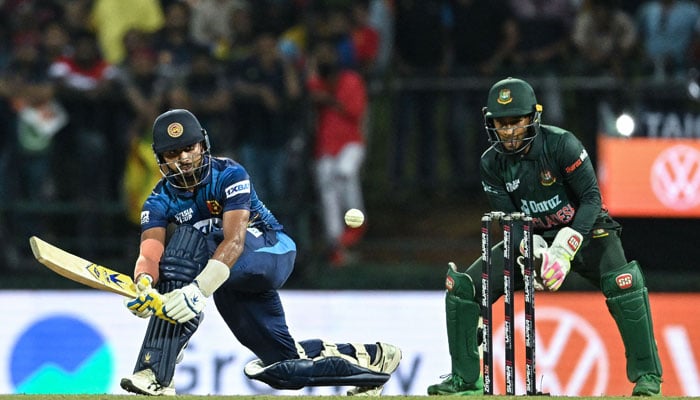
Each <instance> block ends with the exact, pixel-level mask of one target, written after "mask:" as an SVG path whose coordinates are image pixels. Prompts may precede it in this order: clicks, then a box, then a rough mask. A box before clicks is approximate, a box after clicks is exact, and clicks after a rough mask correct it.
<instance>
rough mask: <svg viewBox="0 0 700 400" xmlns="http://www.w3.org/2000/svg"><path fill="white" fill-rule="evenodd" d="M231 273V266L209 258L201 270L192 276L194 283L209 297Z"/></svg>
mask: <svg viewBox="0 0 700 400" xmlns="http://www.w3.org/2000/svg"><path fill="white" fill-rule="evenodd" d="M230 274H231V268H229V267H228V265H226V264H224V263H222V262H221V261H219V260H215V259H213V258H210V259H209V261H208V262H207V265H206V266H205V267H204V269H203V270H202V272H200V273H199V275H197V277H196V278H194V283H195V284H196V285H197V286H198V287H199V290H201V291H202V294H203V295H205V296H206V297H209V296H211V295H212V293H214V291H215V290H216V289H218V288H219V286H221V285H223V284H224V282H226V280H227V279H228V277H229V275H230Z"/></svg>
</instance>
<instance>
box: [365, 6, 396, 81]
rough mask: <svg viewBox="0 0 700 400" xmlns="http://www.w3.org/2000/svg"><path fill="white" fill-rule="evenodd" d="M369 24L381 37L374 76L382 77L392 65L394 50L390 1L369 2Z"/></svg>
mask: <svg viewBox="0 0 700 400" xmlns="http://www.w3.org/2000/svg"><path fill="white" fill-rule="evenodd" d="M367 12H368V14H369V15H368V16H367V19H368V24H369V26H370V27H372V28H373V29H374V30H375V31H376V32H377V34H378V36H379V46H378V48H377V59H376V62H375V65H374V71H373V72H374V74H375V75H378V76H381V75H384V73H385V72H386V71H387V69H388V68H389V67H390V64H391V57H392V53H393V49H394V14H393V9H392V2H391V1H390V0H369V5H368V11H367Z"/></svg>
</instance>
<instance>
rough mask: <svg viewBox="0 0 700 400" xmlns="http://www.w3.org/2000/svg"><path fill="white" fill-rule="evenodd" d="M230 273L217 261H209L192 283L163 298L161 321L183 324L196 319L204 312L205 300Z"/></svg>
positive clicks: (227, 268)
mask: <svg viewBox="0 0 700 400" xmlns="http://www.w3.org/2000/svg"><path fill="white" fill-rule="evenodd" d="M230 273H231V269H230V268H229V267H228V265H226V264H224V263H222V262H221V261H219V260H215V259H210V260H209V262H207V265H206V267H204V269H203V270H202V272H200V273H199V275H197V277H196V278H195V279H194V282H192V283H190V284H189V285H187V286H185V287H183V288H180V289H175V290H173V291H172V292H170V293H166V294H165V295H164V296H163V298H164V300H163V306H162V315H163V317H164V318H163V319H170V320H175V321H177V322H179V323H184V322H187V321H189V320H191V319H192V318H194V317H196V316H197V314H199V313H200V312H202V310H204V306H205V305H206V298H207V297H209V296H211V295H212V293H214V291H215V290H216V289H218V288H219V286H221V285H222V284H223V283H224V282H226V280H227V279H228V277H229V274H230ZM156 315H157V314H156Z"/></svg>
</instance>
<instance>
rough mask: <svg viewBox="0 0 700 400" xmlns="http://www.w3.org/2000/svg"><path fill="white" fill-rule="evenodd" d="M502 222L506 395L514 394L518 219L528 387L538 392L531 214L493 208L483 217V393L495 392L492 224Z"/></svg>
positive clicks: (533, 391) (526, 384) (533, 392)
mask: <svg viewBox="0 0 700 400" xmlns="http://www.w3.org/2000/svg"><path fill="white" fill-rule="evenodd" d="M494 221H496V222H498V221H500V222H502V224H503V261H504V270H503V291H504V295H503V298H504V308H505V355H506V359H505V378H506V379H505V383H506V395H510V396H512V395H515V343H514V339H515V338H514V336H515V327H514V323H515V309H514V302H513V298H514V297H513V296H514V288H513V278H514V276H515V273H516V270H515V258H516V257H517V256H516V252H515V248H516V247H519V245H520V244H519V243H513V238H512V234H513V228H514V226H515V224H514V222H515V221H521V222H522V223H523V243H524V246H523V257H524V274H523V275H524V276H523V279H524V281H525V387H526V392H527V395H536V394H539V392H538V391H537V383H536V373H535V372H536V370H535V287H534V274H533V265H534V259H533V254H532V235H533V233H532V217H529V216H527V215H525V214H524V213H518V212H514V213H504V212H500V211H491V212H488V213H485V214H484V215H483V216H482V217H481V260H482V272H481V317H482V320H483V329H482V335H483V336H482V338H483V363H484V364H483V378H484V394H485V395H492V394H494V393H493V337H492V334H493V320H492V301H491V287H490V279H491V275H492V265H493V264H492V262H493V261H492V255H491V225H492V223H493V222H494Z"/></svg>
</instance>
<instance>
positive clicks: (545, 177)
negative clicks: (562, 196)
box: [540, 170, 557, 186]
mask: <svg viewBox="0 0 700 400" xmlns="http://www.w3.org/2000/svg"><path fill="white" fill-rule="evenodd" d="M556 181H557V178H556V177H555V176H554V175H552V171H549V170H545V171H541V172H540V183H541V184H542V186H552V184H554V182H556Z"/></svg>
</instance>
